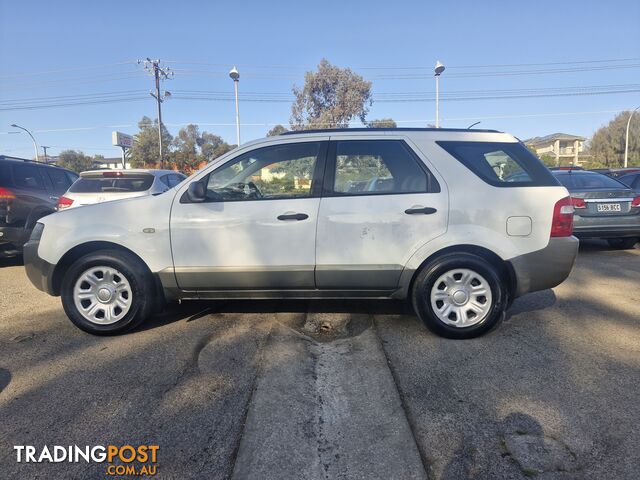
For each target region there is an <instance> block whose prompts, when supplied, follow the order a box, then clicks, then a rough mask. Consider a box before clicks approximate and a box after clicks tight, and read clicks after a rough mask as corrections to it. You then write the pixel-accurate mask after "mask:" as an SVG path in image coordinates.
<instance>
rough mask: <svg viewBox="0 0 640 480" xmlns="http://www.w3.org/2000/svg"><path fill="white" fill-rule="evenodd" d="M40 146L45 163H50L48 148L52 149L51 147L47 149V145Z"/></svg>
mask: <svg viewBox="0 0 640 480" xmlns="http://www.w3.org/2000/svg"><path fill="white" fill-rule="evenodd" d="M40 146H41V147H42V150H43V151H44V163H49V157H47V148H51V147H47V146H46V145H40Z"/></svg>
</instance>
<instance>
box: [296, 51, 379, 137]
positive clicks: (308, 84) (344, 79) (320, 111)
mask: <svg viewBox="0 0 640 480" xmlns="http://www.w3.org/2000/svg"><path fill="white" fill-rule="evenodd" d="M292 91H293V94H294V95H295V97H296V98H295V101H294V103H293V105H292V106H291V119H290V123H291V128H292V129H293V130H306V129H312V128H344V127H348V126H349V122H350V121H351V120H352V119H353V118H359V119H360V121H361V122H363V123H364V121H365V118H366V116H367V113H369V107H370V106H371V104H372V103H373V101H372V99H371V82H367V81H366V80H364V78H362V77H361V76H360V75H357V74H356V73H354V72H352V71H351V69H349V68H339V67H336V66H334V65H331V64H330V63H329V62H328V61H327V60H326V59H324V58H323V59H322V60H321V61H320V63H319V64H318V70H317V71H316V72H307V73H305V76H304V86H303V87H302V88H298V87H296V86H295V85H294V86H293V88H292Z"/></svg>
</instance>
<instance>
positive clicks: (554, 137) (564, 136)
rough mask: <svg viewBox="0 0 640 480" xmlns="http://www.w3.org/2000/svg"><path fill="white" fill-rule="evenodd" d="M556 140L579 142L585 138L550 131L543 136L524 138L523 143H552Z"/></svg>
mask: <svg viewBox="0 0 640 480" xmlns="http://www.w3.org/2000/svg"><path fill="white" fill-rule="evenodd" d="M556 140H565V141H571V140H579V141H581V142H583V141H585V140H586V138H584V137H580V136H579V135H571V134H569V133H552V134H551V135H545V136H544V137H533V138H530V139H529V140H525V141H524V143H526V144H527V145H540V144H544V143H552V142H555V141H556Z"/></svg>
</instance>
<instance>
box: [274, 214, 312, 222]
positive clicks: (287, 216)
mask: <svg viewBox="0 0 640 480" xmlns="http://www.w3.org/2000/svg"><path fill="white" fill-rule="evenodd" d="M307 218H309V215H307V214H306V213H285V214H283V215H278V220H298V221H300V220H306V219H307Z"/></svg>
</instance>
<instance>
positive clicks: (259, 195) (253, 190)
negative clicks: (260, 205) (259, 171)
mask: <svg viewBox="0 0 640 480" xmlns="http://www.w3.org/2000/svg"><path fill="white" fill-rule="evenodd" d="M247 187H249V189H250V190H251V194H252V195H253V196H254V197H255V198H263V197H264V195H262V192H261V191H260V189H259V188H258V186H257V185H256V184H255V183H253V182H248V183H247Z"/></svg>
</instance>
